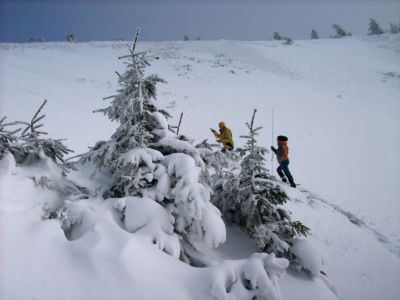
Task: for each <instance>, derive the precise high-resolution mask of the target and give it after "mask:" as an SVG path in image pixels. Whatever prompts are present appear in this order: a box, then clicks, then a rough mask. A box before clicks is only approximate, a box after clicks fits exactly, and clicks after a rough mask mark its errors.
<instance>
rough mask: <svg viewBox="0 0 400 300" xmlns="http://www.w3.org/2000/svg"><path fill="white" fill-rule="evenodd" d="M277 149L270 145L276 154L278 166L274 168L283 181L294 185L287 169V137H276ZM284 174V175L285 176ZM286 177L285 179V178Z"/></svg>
mask: <svg viewBox="0 0 400 300" xmlns="http://www.w3.org/2000/svg"><path fill="white" fill-rule="evenodd" d="M276 140H277V143H278V149H275V148H274V147H273V146H271V150H272V151H273V152H274V153H275V154H276V158H277V159H278V163H279V167H278V168H277V169H276V171H277V172H278V174H279V176H280V177H281V179H282V181H283V182H288V180H289V183H290V186H291V187H296V184H295V183H294V180H293V176H292V174H291V173H290V171H289V147H288V145H287V141H288V138H287V137H286V136H283V135H279V136H278V137H277V139H276ZM285 176H286V177H285ZM286 178H287V179H286Z"/></svg>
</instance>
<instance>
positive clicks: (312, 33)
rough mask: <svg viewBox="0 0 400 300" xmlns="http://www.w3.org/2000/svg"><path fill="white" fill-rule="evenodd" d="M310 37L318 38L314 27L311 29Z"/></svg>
mask: <svg viewBox="0 0 400 300" xmlns="http://www.w3.org/2000/svg"><path fill="white" fill-rule="evenodd" d="M311 39H313V40H317V39H319V35H318V32H317V31H316V30H315V29H313V30H311Z"/></svg>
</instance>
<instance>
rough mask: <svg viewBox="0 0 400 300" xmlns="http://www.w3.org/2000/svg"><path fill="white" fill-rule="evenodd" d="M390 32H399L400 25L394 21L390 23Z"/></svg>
mask: <svg viewBox="0 0 400 300" xmlns="http://www.w3.org/2000/svg"><path fill="white" fill-rule="evenodd" d="M390 33H393V34H396V33H399V26H397V25H396V24H394V23H390Z"/></svg>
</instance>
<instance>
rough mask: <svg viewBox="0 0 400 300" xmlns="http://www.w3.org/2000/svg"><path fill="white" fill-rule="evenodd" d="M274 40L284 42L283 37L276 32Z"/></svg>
mask: <svg viewBox="0 0 400 300" xmlns="http://www.w3.org/2000/svg"><path fill="white" fill-rule="evenodd" d="M273 38H274V40H276V41H280V40H283V37H282V36H281V35H280V33H279V32H276V31H275V32H274V37H273Z"/></svg>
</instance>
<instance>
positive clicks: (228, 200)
mask: <svg viewBox="0 0 400 300" xmlns="http://www.w3.org/2000/svg"><path fill="white" fill-rule="evenodd" d="M255 114H256V110H254V113H253V116H252V119H251V122H250V123H246V126H247V128H248V129H249V134H248V135H245V136H241V137H242V138H245V139H246V140H247V141H246V146H245V147H244V148H242V149H240V150H239V151H240V152H241V153H242V155H243V156H244V158H243V160H242V162H241V169H240V173H239V174H237V173H235V172H227V173H226V175H225V177H224V178H223V180H221V181H220V182H219V183H218V184H216V186H215V190H214V195H213V201H214V203H216V205H217V206H218V207H219V208H220V210H221V212H222V214H223V216H224V218H225V219H226V220H227V221H228V222H230V223H235V224H238V225H239V226H241V227H242V228H244V229H245V230H246V231H247V233H248V234H249V235H250V236H251V237H253V238H254V239H255V240H256V242H257V246H258V247H259V248H260V249H261V250H263V251H265V252H268V253H271V252H274V253H276V254H277V255H279V256H286V257H290V255H289V250H290V245H291V241H292V239H293V238H294V237H295V236H300V235H306V234H307V231H308V228H307V227H306V226H304V225H303V224H302V223H301V222H298V221H291V218H290V214H289V213H288V212H287V211H286V210H285V209H283V207H282V204H284V203H285V202H286V200H287V199H288V196H287V195H286V193H285V192H284V191H283V190H282V189H281V188H280V186H279V184H278V183H277V182H275V181H274V180H273V178H272V176H271V175H270V174H269V173H268V170H267V169H266V168H265V158H264V154H265V153H266V152H268V150H267V149H266V148H264V147H261V146H258V145H257V140H256V136H257V135H258V131H259V130H260V129H261V128H262V127H257V128H255V126H254V118H255Z"/></svg>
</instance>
